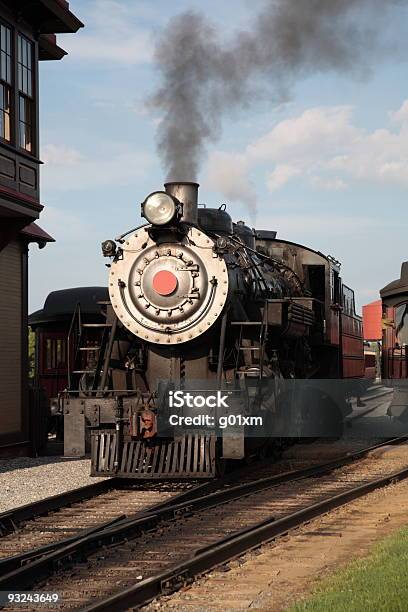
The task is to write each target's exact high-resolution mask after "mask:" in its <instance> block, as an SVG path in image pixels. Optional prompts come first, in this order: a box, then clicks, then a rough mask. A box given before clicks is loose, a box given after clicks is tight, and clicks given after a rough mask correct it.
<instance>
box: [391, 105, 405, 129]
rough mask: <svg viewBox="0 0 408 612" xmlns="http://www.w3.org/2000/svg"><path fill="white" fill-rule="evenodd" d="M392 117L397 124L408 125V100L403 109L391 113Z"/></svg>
mask: <svg viewBox="0 0 408 612" xmlns="http://www.w3.org/2000/svg"><path fill="white" fill-rule="evenodd" d="M390 117H391V119H392V120H393V121H395V122H396V123H402V124H404V123H407V122H408V100H405V102H403V104H402V105H401V107H400V108H399V109H398V110H397V111H395V112H391V113H390Z"/></svg>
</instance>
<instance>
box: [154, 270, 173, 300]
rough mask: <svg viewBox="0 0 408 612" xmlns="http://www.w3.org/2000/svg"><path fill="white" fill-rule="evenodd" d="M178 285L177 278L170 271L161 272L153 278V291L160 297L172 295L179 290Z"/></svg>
mask: <svg viewBox="0 0 408 612" xmlns="http://www.w3.org/2000/svg"><path fill="white" fill-rule="evenodd" d="M177 284H178V281H177V277H176V276H175V275H174V274H173V272H169V271H168V270H160V272H156V274H155V275H154V276H153V289H154V290H155V291H156V293H158V294H159V295H170V294H171V293H173V291H175V290H176V289H177Z"/></svg>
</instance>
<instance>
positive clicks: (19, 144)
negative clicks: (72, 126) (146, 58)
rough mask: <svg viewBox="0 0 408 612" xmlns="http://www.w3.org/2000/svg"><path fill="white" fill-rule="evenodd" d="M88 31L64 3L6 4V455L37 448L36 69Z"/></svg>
mask: <svg viewBox="0 0 408 612" xmlns="http://www.w3.org/2000/svg"><path fill="white" fill-rule="evenodd" d="M82 26H83V24H82V23H81V22H80V21H79V19H78V18H77V17H75V15H73V14H72V13H71V12H70V10H69V4H68V2H66V1H65V0H30V1H29V2H27V0H0V455H4V454H17V453H21V454H23V453H24V454H26V453H28V452H30V449H31V439H30V418H29V416H30V415H29V400H28V398H29V390H28V363H27V361H28V360H27V353H28V349H27V344H28V314H27V302H28V300H27V293H28V289H27V286H28V283H27V278H28V245H29V244H30V242H37V243H38V244H39V245H40V246H44V245H45V244H46V243H47V242H49V241H51V240H52V238H51V237H50V236H49V235H48V234H47V233H46V232H44V231H43V230H41V229H40V228H39V227H38V226H37V225H36V224H35V223H34V221H36V220H37V219H38V218H39V216H40V213H41V210H42V209H43V204H42V203H41V199H40V180H39V168H40V165H41V161H40V157H39V156H40V151H39V104H38V101H39V97H38V91H39V78H38V67H39V62H40V61H49V60H60V59H62V58H63V57H64V55H65V54H66V53H65V51H64V50H63V49H61V47H59V46H58V45H57V40H56V34H59V33H62V32H68V33H69V32H71V33H74V32H77V30H78V29H79V28H81V27H82ZM61 85H63V83H61Z"/></svg>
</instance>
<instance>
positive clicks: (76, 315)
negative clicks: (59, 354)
mask: <svg viewBox="0 0 408 612" xmlns="http://www.w3.org/2000/svg"><path fill="white" fill-rule="evenodd" d="M76 321H78V327H77V333H76V336H77V338H76V344H75V348H74V350H73V356H74V360H73V362H72V369H71V338H72V336H73V335H75V328H74V326H75V322H76ZM81 335H82V317H81V304H80V302H77V304H76V306H75V310H74V314H73V315H72V319H71V324H70V326H69V331H68V342H67V361H68V389H70V388H71V383H72V380H71V375H72V371H73V369H75V361H76V358H77V354H78V347H79V345H80V342H81Z"/></svg>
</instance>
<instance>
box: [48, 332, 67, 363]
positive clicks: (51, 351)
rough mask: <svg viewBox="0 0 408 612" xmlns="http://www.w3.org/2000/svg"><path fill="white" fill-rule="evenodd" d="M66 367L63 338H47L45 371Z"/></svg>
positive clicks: (65, 351)
mask: <svg viewBox="0 0 408 612" xmlns="http://www.w3.org/2000/svg"><path fill="white" fill-rule="evenodd" d="M66 367H67V347H66V341H65V338H54V337H53V338H47V339H46V342H45V369H46V370H59V369H61V368H62V369H64V368H66Z"/></svg>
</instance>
